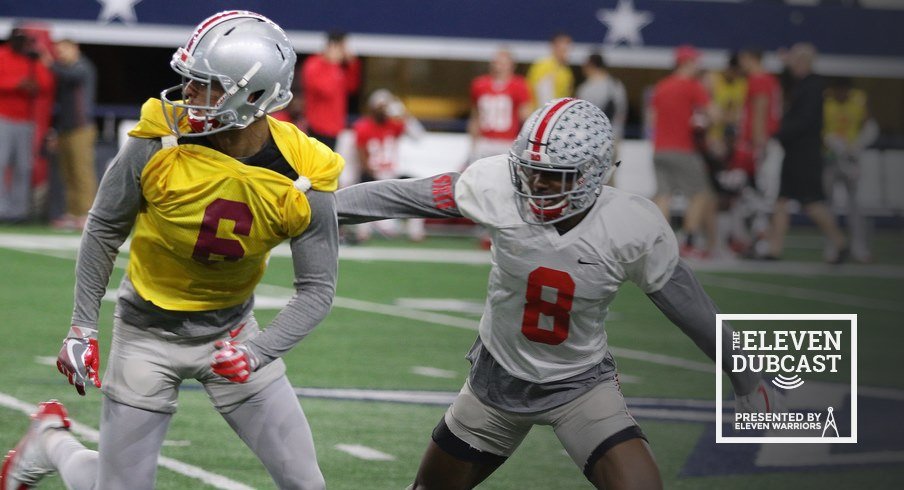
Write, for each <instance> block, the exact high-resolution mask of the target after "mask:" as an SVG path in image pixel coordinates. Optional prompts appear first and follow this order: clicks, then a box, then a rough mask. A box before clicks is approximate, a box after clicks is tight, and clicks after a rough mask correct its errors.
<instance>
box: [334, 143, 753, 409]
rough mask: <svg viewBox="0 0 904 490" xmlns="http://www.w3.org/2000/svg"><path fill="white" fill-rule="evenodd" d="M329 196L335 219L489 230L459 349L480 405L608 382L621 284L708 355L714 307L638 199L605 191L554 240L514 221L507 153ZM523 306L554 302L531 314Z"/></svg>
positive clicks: (520, 404) (519, 403)
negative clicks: (439, 221) (466, 338)
mask: <svg viewBox="0 0 904 490" xmlns="http://www.w3.org/2000/svg"><path fill="white" fill-rule="evenodd" d="M337 197H338V210H339V217H340V222H341V223H344V222H347V223H355V222H364V221H371V220H374V219H382V218H392V217H396V218H401V217H451V216H466V217H468V218H470V219H472V220H474V221H477V222H478V223H480V224H483V225H484V226H486V227H487V228H488V229H489V231H490V232H491V234H492V237H493V255H492V270H491V272H490V284H489V287H488V293H487V294H488V298H487V304H486V306H485V309H484V315H483V317H482V319H481V324H480V337H479V339H478V340H477V342H476V343H475V345H474V347H473V348H472V350H471V352H470V353H469V355H468V357H469V359H470V360H471V362H472V369H471V372H470V375H469V380H470V384H471V387H472V389H473V390H474V392H475V394H477V396H478V397H480V398H481V400H483V401H484V402H485V403H488V404H490V405H493V406H496V407H497V408H501V409H504V410H508V411H513V412H520V413H530V412H537V411H542V410H547V409H550V408H553V407H555V406H558V405H561V404H563V403H566V402H568V401H570V400H573V399H575V398H577V397H578V396H580V395H582V394H583V393H585V392H587V391H588V390H589V389H591V388H592V387H594V386H596V384H598V383H599V382H601V381H605V380H608V379H611V378H612V377H614V376H615V368H616V366H615V362H614V361H613V359H612V356H611V354H610V352H609V348H608V344H607V342H606V336H605V330H604V325H603V321H604V319H605V315H606V311H607V308H608V304H609V302H610V301H611V300H612V299H613V298H614V295H615V292H616V291H617V289H618V287H619V286H620V284H621V283H623V282H625V281H626V280H631V281H633V282H635V283H637V284H638V286H639V287H641V289H642V290H643V291H644V292H646V293H647V294H648V295H649V296H650V298H651V299H652V300H653V302H654V304H656V305H657V306H658V307H659V308H660V309H661V310H662V311H663V312H664V313H665V314H666V315H667V316H668V317H669V318H670V319H671V320H672V321H673V322H674V323H675V324H676V325H678V326H679V328H681V329H682V330H683V331H684V332H685V333H686V334H687V335H688V336H690V337H691V338H692V339H693V340H694V341H695V342H696V343H697V344H698V345H699V346H700V347H701V348H702V349H703V350H704V352H706V354H707V355H709V356H710V357H711V358H715V337H716V335H715V334H716V332H715V315H716V313H717V310H716V309H715V307H714V305H713V303H712V302H711V301H710V300H709V298H708V296H707V295H706V293H705V292H704V291H703V289H702V288H701V287H700V285H699V283H697V281H696V280H695V279H694V276H693V274H692V273H691V272H690V270H689V269H688V268H687V267H686V266H684V265H683V264H682V263H680V262H679V261H678V258H677V247H676V245H675V243H674V236H673V234H671V230H670V229H668V228H667V226H666V225H665V224H664V221H663V220H662V216H661V215H659V214H657V213H658V211H657V210H656V208H655V207H654V206H652V204H649V205H648V201H646V200H644V199H642V198H640V197H638V196H631V195H628V194H626V193H623V192H621V191H617V190H616V189H613V188H605V189H604V192H603V195H602V196H601V197H600V198H599V199H598V201H597V203H596V204H595V205H594V209H592V210H591V211H590V213H589V214H588V216H587V217H585V219H584V221H582V222H581V224H579V225H578V226H577V227H575V228H574V229H572V230H571V231H569V232H568V233H566V234H565V235H563V236H561V237H557V232H556V231H555V230H554V228H553V227H552V226H536V225H528V224H526V223H524V222H523V221H522V220H521V219H520V217H519V215H518V213H517V210H516V209H514V206H515V205H516V204H515V203H516V200H515V199H514V195H513V192H512V191H511V184H510V182H509V179H508V175H507V166H506V163H505V161H504V157H501V158H500V157H495V158H490V159H486V160H482V161H479V162H477V163H475V164H473V165H472V166H470V167H469V168H468V170H466V171H465V173H464V175H462V176H459V175H458V174H444V175H440V176H436V177H431V178H428V179H420V180H408V181H401V180H397V181H382V182H376V183H368V184H361V185H358V186H353V187H350V188H348V189H345V190H341V191H339V193H338V194H337ZM641 201H643V202H641ZM610 208H611V209H610ZM624 213H627V216H626V215H625V214H624ZM632 217H633V218H632ZM575 232H577V233H575ZM547 235H548V236H547ZM572 259H574V260H573V262H574V264H572ZM538 270H539V271H540V272H539V273H538V272H537V271H538ZM566 276H567V278H566ZM537 278H539V279H537ZM531 280H535V282H536V280H539V281H541V282H542V281H546V282H549V285H546V284H545V283H544V284H542V285H541V286H543V288H542V290H550V291H551V294H552V293H554V294H552V295H551V296H548V297H547V296H545V295H544V296H538V297H537V298H534V299H533V300H532V296H531V291H532V290H533V289H532V288H531V287H530V284H531V282H530V281H531ZM553 290H555V291H553ZM563 297H564V298H565V299H564V300H563ZM532 301H533V302H534V303H542V302H546V303H549V304H550V305H553V304H555V305H556V306H557V308H553V309H548V308H547V309H545V310H542V311H549V312H550V314H546V313H542V314H540V315H539V316H537V315H529V314H528V313H529V311H527V310H528V308H530V307H531V304H532ZM563 301H564V303H563ZM541 306H542V305H541ZM566 307H567V308H566ZM565 310H568V311H567V312H566V311H565ZM535 317H536V318H535ZM726 328H727V327H726ZM725 338H726V341H727V339H729V338H730V335H726V336H725ZM732 381H733V383H735V388H736V389H737V390H738V391H739V392H740V393H748V392H750V391H752V389H753V388H754V387H755V386H756V383H757V382H758V378H757V377H756V376H755V375H752V374H749V375H748V374H744V373H742V374H735V375H732Z"/></svg>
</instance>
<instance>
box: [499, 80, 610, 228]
mask: <svg viewBox="0 0 904 490" xmlns="http://www.w3.org/2000/svg"><path fill="white" fill-rule="evenodd" d="M613 153H614V138H613V135H612V125H611V123H610V122H609V118H608V117H606V114H605V113H603V111H602V109H600V108H599V107H597V106H595V105H593V104H592V103H590V102H587V101H585V100H580V99H570V98H565V99H556V100H552V101H550V102H548V103H547V104H546V105H544V106H543V107H541V108H539V109H537V110H536V111H534V113H533V114H531V116H530V117H529V118H528V119H527V121H525V123H524V125H523V126H522V127H521V131H520V133H519V134H518V137H517V138H516V139H515V142H514V143H513V145H512V149H511V152H510V153H509V169H510V173H511V179H512V185H513V187H514V189H515V196H516V199H517V200H518V209H519V211H520V212H521V217H522V219H524V221H525V222H527V223H531V224H551V223H556V222H559V221H562V220H565V219H568V218H570V217H572V216H575V215H577V214H579V213H581V212H584V211H585V210H587V209H589V208H590V207H591V206H592V205H593V204H594V203H595V202H596V198H597V197H598V196H599V194H600V192H602V189H603V185H604V184H605V183H606V182H608V180H609V179H610V178H611V176H612V172H613V170H614V169H615V165H613V162H612V160H613ZM536 171H542V172H545V173H547V174H556V173H558V174H560V175H561V179H562V181H561V182H562V185H561V187H560V192H558V193H550V192H543V193H538V192H535V191H534V190H533V189H532V185H531V183H530V182H529V181H528V176H530V175H532V173H533V172H536ZM560 201H564V204H562V203H561V202H560ZM560 205H561V206H560ZM560 207H561V209H559V208H560Z"/></svg>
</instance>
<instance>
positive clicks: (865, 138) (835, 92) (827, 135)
mask: <svg viewBox="0 0 904 490" xmlns="http://www.w3.org/2000/svg"><path fill="white" fill-rule="evenodd" d="M823 119H824V124H823V140H824V142H825V149H826V152H825V155H826V167H825V180H826V192H827V194H828V197H829V200H830V201H832V200H834V198H835V192H834V191H835V187H836V184H841V185H842V186H843V187H844V190H845V192H846V194H847V199H846V201H847V215H848V216H847V218H848V220H847V222H848V229H849V230H850V234H851V256H852V257H853V258H854V260H856V261H858V262H869V261H870V250H869V244H868V243H867V230H866V220H865V218H864V217H863V213H862V211H861V209H860V202H859V200H860V198H859V195H858V194H859V193H858V190H859V189H858V188H859V184H860V156H861V155H862V154H863V149H864V148H866V147H868V146H869V145H871V144H872V143H873V142H874V141H875V140H876V138H877V137H878V136H879V126H878V124H876V121H875V120H874V119H872V118H870V114H869V108H868V107H867V97H866V92H864V91H862V90H860V89H856V88H854V85H853V80H851V79H850V78H849V77H840V78H836V79H834V80H833V81H832V82H831V83H830V84H829V87H828V89H827V90H826V93H825V102H824V104H823ZM828 252H829V255H831V252H832V251H831V250H830V251H828Z"/></svg>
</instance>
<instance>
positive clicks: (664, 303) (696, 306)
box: [647, 262, 760, 395]
mask: <svg viewBox="0 0 904 490" xmlns="http://www.w3.org/2000/svg"><path fill="white" fill-rule="evenodd" d="M647 296H648V297H649V298H650V300H652V301H653V303H654V304H655V305H656V307H657V308H659V311H661V312H662V313H663V314H665V316H666V317H668V319H669V320H671V321H672V323H674V324H675V325H676V326H677V327H678V328H680V329H681V331H682V332H684V334H685V335H687V336H688V337H690V338H691V340H693V341H694V343H695V344H697V347H699V348H700V350H702V351H703V352H704V353H705V354H706V355H707V356H709V358H710V359H712V360H714V361H715V359H716V314H717V313H718V312H719V310H718V308H716V305H715V304H713V301H712V299H710V297H709V295H707V294H706V291H704V290H703V286H701V285H700V283H699V282H698V281H697V278H696V277H694V273H693V272H691V270H690V268H689V267H688V266H687V265H686V264H685V263H684V262H679V263H678V266H677V267H676V268H675V272H674V273H673V274H672V277H671V279H669V281H668V282H667V283H666V284H665V286H663V287H662V288H661V289H660V290H658V291H656V292H653V293H649V294H647ZM731 333H732V330H731V327H730V326H729V325H728V324H727V323H724V322H723V323H722V352H723V353H726V352H731ZM731 369H732V366H731V356H727V355H725V356H723V357H722V370H723V371H725V373H726V374H727V375H728V378H729V379H730V380H731V385H732V387H733V388H734V391H735V394H737V395H746V394H748V393H751V392H752V391H753V390H755V389H756V387H757V385H758V383H759V381H760V377H759V376H758V375H757V374H755V373H753V372H749V371H746V372H742V373H733V372H731Z"/></svg>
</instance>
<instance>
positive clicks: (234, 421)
mask: <svg viewBox="0 0 904 490" xmlns="http://www.w3.org/2000/svg"><path fill="white" fill-rule="evenodd" d="M222 416H223V418H224V419H226V422H228V423H229V425H230V427H232V428H233V430H235V432H236V433H237V434H238V435H239V437H241V439H242V441H244V442H245V444H247V445H248V447H249V448H251V450H252V451H253V452H254V454H255V455H257V457H258V458H259V459H260V460H261V462H262V463H263V464H264V467H266V468H267V471H268V472H269V473H270V476H271V477H272V478H273V481H274V482H275V483H276V485H277V486H278V487H279V488H281V489H322V488H325V483H324V481H323V475H322V474H321V473H320V468H319V467H318V465H317V456H316V453H315V451H314V442H313V438H312V436H311V428H310V426H309V425H308V421H307V419H306V418H305V415H304V412H303V411H302V409H301V404H299V402H298V398H297V397H296V396H295V391H294V390H293V389H292V386H291V385H290V384H289V380H288V379H287V378H286V377H285V376H283V377H281V378H280V379H278V380H277V381H275V382H273V383H271V384H270V385H269V386H268V387H266V388H264V389H263V390H262V391H261V392H259V393H257V394H256V395H254V396H252V397H251V398H249V399H248V400H246V401H244V402H242V403H240V404H238V405H237V406H236V407H235V408H233V409H231V410H229V411H224V412H222ZM171 418H172V414H169V413H162V412H152V411H148V410H142V409H138V408H134V407H130V406H128V405H123V404H121V403H118V402H115V401H113V400H110V399H109V398H107V397H104V400H103V413H102V416H101V432H100V447H99V449H98V451H97V452H94V451H80V452H77V451H73V450H72V449H69V448H61V450H60V451H54V450H53V449H51V459H52V461H53V462H54V464H55V465H56V467H57V469H58V470H59V472H60V477H61V478H62V479H63V482H64V483H65V484H66V487H67V488H70V489H72V490H95V489H96V490H104V489H112V490H121V489H130V490H133V489H134V490H141V489H148V490H151V489H153V488H154V484H155V481H156V476H157V457H158V456H159V454H160V448H161V446H162V445H163V439H164V436H165V435H166V431H167V428H168V427H169V423H170V419H171ZM203 450H208V451H216V449H215V448H204V449H203ZM54 452H56V453H60V452H65V453H67V454H61V455H55V454H54ZM73 454H78V456H77V459H78V462H77V464H74V463H75V462H73V461H67V460H66V459H65V456H66V455H73ZM92 456H93V458H92ZM92 459H93V461H92ZM95 467H96V468H97V470H96V471H92V470H93V469H94V468H95Z"/></svg>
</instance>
